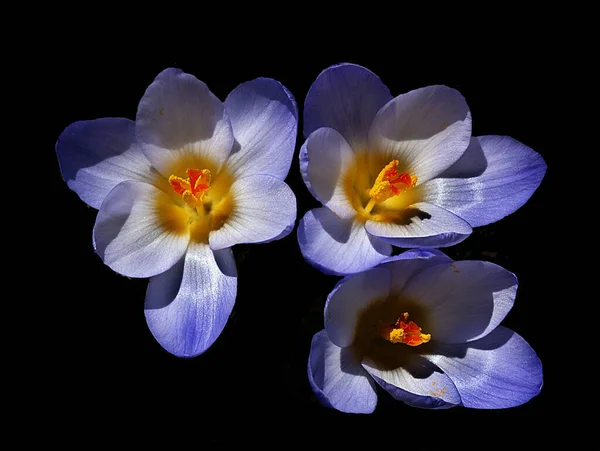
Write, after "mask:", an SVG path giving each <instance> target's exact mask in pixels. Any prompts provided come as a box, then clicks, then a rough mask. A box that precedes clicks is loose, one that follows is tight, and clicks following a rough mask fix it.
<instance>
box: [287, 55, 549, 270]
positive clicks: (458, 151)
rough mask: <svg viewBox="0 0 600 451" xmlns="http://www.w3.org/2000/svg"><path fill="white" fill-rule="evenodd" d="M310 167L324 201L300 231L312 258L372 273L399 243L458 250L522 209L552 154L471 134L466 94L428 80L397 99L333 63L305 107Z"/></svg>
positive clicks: (303, 165) (305, 167)
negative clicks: (483, 228) (476, 229)
mask: <svg viewBox="0 0 600 451" xmlns="http://www.w3.org/2000/svg"><path fill="white" fill-rule="evenodd" d="M304 136H305V137H306V141H305V143H304V145H303V146H302V148H301V150H300V170H301V173H302V177H303V179H304V182H305V183H306V185H307V187H308V189H309V190H310V191H311V193H312V194H313V195H314V197H315V198H316V199H317V200H318V201H320V202H321V203H322V204H323V207H320V208H315V209H313V210H310V211H308V212H307V213H306V214H305V215H304V217H303V218H302V220H301V221H300V223H299V226H298V242H299V244H300V249H301V251H302V254H303V256H304V258H305V259H306V260H307V261H308V262H309V263H311V264H312V265H314V266H315V267H317V268H318V269H320V270H321V271H323V272H325V273H328V274H336V275H346V274H351V273H356V272H360V271H363V270H365V269H368V268H372V267H374V266H375V265H377V264H378V263H381V262H382V261H383V260H385V259H386V258H387V257H388V256H389V255H391V253H392V246H398V247H401V248H424V247H428V248H431V247H444V246H450V245H453V244H456V243H459V242H460V241H462V240H464V239H465V238H466V237H468V236H469V234H470V233H471V232H472V228H473V227H478V226H483V225H486V224H489V223H492V222H495V221H498V220H499V219H501V218H503V217H504V216H506V215H508V214H510V213H512V212H514V211H515V210H516V209H518V208H519V207H520V206H522V205H523V204H524V203H525V202H526V201H527V200H528V199H529V198H530V197H531V195H532V194H533V192H534V191H535V190H536V188H537V187H538V186H539V184H540V182H541V180H542V178H543V177H544V174H545V171H546V164H545V162H544V160H543V159H542V157H541V156H540V155H539V154H538V153H537V152H535V151H533V150H532V149H530V148H529V147H527V146H525V145H524V144H521V143H520V142H518V141H516V140H514V139H512V138H510V137H506V136H481V137H472V136H471V114H470V112H469V108H468V106H467V103H466V101H465V99H464V98H463V96H462V95H461V94H460V93H459V92H458V91H456V90H455V89H451V88H448V87H446V86H428V87H425V88H421V89H415V90H413V91H410V92H408V93H406V94H402V95H400V96H398V97H395V98H392V96H391V94H390V91H389V90H388V88H387V87H386V86H385V85H384V84H383V83H382V82H381V80H380V79H379V78H378V77H377V76H376V75H375V74H373V73H372V72H370V71H369V70H367V69H365V68H364V67H361V66H357V65H354V64H340V65H336V66H332V67H329V68H328V69H326V70H324V71H323V72H322V73H321V74H320V75H319V76H318V77H317V79H316V81H315V82H314V83H313V85H312V86H311V88H310V90H309V92H308V95H307V97H306V100H305V103H304Z"/></svg>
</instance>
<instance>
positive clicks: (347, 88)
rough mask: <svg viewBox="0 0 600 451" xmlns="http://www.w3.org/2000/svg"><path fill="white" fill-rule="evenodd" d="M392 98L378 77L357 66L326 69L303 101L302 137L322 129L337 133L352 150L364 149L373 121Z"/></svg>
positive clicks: (339, 66) (345, 64)
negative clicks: (330, 129)
mask: <svg viewBox="0 0 600 451" xmlns="http://www.w3.org/2000/svg"><path fill="white" fill-rule="evenodd" d="M391 98H392V95H391V94H390V91H389V89H388V88H387V86H385V85H384V84H383V82H382V81H381V80H380V79H379V77H378V76H377V75H375V74H374V73H373V72H371V71H370V70H368V69H366V68H364V67H362V66H358V65H356V64H349V63H344V64H338V65H335V66H331V67H328V68H327V69H325V70H324V71H323V72H321V73H320V74H319V76H318V77H317V79H316V80H315V81H314V83H313V84H312V86H311V87H310V89H309V90H308V94H307V95H306V100H305V101H304V137H305V138H308V136H309V135H310V134H311V133H312V132H314V131H315V130H317V129H318V128H321V127H329V128H333V129H335V130H337V131H338V132H340V133H341V134H342V136H343V137H344V138H345V139H346V141H348V143H349V144H350V146H351V147H352V148H353V149H354V150H355V151H358V150H364V149H365V148H366V147H367V137H368V133H369V128H370V126H371V123H372V122H373V118H374V117H375V115H376V114H377V112H378V111H379V109H380V108H381V107H382V106H383V105H385V103H386V102H387V101H388V100H390V99H391Z"/></svg>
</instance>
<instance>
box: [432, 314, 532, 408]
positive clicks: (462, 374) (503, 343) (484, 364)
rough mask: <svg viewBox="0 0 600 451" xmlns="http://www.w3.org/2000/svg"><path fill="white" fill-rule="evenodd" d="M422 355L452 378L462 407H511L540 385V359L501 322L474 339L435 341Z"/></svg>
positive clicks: (521, 402)
mask: <svg viewBox="0 0 600 451" xmlns="http://www.w3.org/2000/svg"><path fill="white" fill-rule="evenodd" d="M425 357H426V358H427V359H428V360H430V361H431V362H432V363H434V364H435V365H437V366H438V367H440V368H441V369H442V371H444V373H446V374H447V375H448V376H449V377H450V379H452V382H454V385H455V386H456V388H457V389H458V392H459V393H460V397H461V399H462V403H463V405H464V406H465V407H471V408H477V409H503V408H507V407H515V406H518V405H521V404H524V403H526V402H527V401H529V400H530V399H531V398H533V397H534V396H536V395H538V394H539V392H540V390H541V388H542V383H543V372H542V363H541V362H540V359H539V358H538V356H537V355H536V353H535V351H534V350H533V349H532V348H531V346H529V344H528V343H527V342H526V341H525V340H524V339H523V338H522V337H521V336H519V335H518V334H516V333H515V332H513V331H511V330H509V329H506V328H505V327H502V326H500V327H498V328H497V329H495V330H494V331H493V332H492V333H490V334H488V335H486V336H485V337H484V338H482V339H480V340H477V341H475V342H470V343H463V344H437V349H436V350H432V353H431V354H427V355H425Z"/></svg>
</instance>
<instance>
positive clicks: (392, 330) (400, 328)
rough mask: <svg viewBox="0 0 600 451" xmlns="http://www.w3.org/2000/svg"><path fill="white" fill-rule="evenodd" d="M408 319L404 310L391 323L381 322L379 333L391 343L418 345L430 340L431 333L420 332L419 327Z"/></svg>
mask: <svg viewBox="0 0 600 451" xmlns="http://www.w3.org/2000/svg"><path fill="white" fill-rule="evenodd" d="M407 320H408V313H406V312H404V313H403V314H402V315H400V318H398V319H397V320H396V322H395V323H393V324H385V325H384V324H381V325H380V327H379V335H380V336H381V337H382V338H384V339H386V340H387V341H389V342H391V343H404V344H405V345H408V346H419V345H421V344H423V343H427V342H428V341H429V340H431V334H422V333H421V328H420V327H419V326H417V324H416V323H415V322H413V321H409V322H408V323H407V322H406V321H407Z"/></svg>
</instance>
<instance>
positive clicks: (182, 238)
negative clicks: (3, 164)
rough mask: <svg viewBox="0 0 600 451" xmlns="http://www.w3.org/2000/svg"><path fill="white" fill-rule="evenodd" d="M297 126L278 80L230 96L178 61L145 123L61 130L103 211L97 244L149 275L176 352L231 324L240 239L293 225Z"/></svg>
mask: <svg viewBox="0 0 600 451" xmlns="http://www.w3.org/2000/svg"><path fill="white" fill-rule="evenodd" d="M297 123H298V113H297V107H296V103H295V101H294V98H293V96H292V95H291V94H290V92H288V90H287V89H286V88H285V87H284V86H282V85H281V84H280V83H279V82H277V81H275V80H272V79H268V78H259V79H255V80H252V81H249V82H246V83H243V84H241V85H239V86H238V87H237V88H235V89H234V90H233V91H232V92H231V93H230V94H229V95H228V96H227V98H226V99H225V102H221V101H220V100H219V99H218V98H217V97H216V96H215V95H214V94H213V93H212V92H211V91H210V90H209V89H208V87H207V86H206V85H205V84H204V83H203V82H201V81H199V80H198V79H196V78H195V77H194V76H193V75H190V74H187V73H184V72H182V71H180V70H178V69H172V68H170V69H166V70H164V71H163V72H161V73H160V74H159V75H158V76H157V77H156V79H155V80H154V82H153V83H152V84H151V85H150V86H149V87H148V88H147V90H146V92H145V94H144V96H143V97H142V99H141V101H140V103H139V106H138V110H137V117H136V120H135V122H134V121H131V120H129V119H124V118H103V119H97V120H89V121H80V122H75V123H73V124H71V125H69V126H68V127H67V128H66V129H65V130H64V132H63V133H62V134H61V135H60V137H59V139H58V141H57V143H56V152H57V155H58V160H59V164H60V169H61V172H62V175H63V178H64V179H65V181H66V182H67V184H68V186H69V188H71V189H72V190H73V191H75V192H76V193H77V194H78V195H79V197H80V198H81V199H82V200H83V201H84V202H85V203H86V204H88V205H89V206H91V207H93V208H96V209H99V212H98V215H97V217H96V223H95V225H94V231H93V238H94V239H93V242H94V248H95V250H96V252H97V253H98V255H99V256H100V257H101V258H102V260H103V261H104V263H105V264H107V265H108V266H109V267H110V268H112V269H113V270H114V271H116V272H118V273H120V274H123V275H125V276H129V277H142V278H146V277H149V278H150V282H149V284H148V289H147V293H146V300H145V307H144V308H145V315H146V320H147V323H148V326H149V328H150V330H151V332H152V334H153V335H154V337H155V338H156V340H157V341H158V342H159V343H160V344H161V345H162V346H163V347H164V348H165V349H166V350H167V351H168V352H170V353H172V354H174V355H176V356H180V357H194V356H197V355H199V354H201V353H203V352H204V351H206V350H207V349H208V348H209V347H210V346H211V345H212V344H213V342H214V341H215V340H216V339H217V337H218V336H219V334H220V333H221V331H222V330H223V328H224V326H225V324H226V322H227V319H228V318H229V315H230V313H231V311H232V308H233V305H234V302H235V298H236V293H237V274H236V267H235V261H234V258H233V254H232V251H231V247H232V246H233V245H235V244H238V243H261V242H267V241H271V240H275V239H279V238H282V237H284V236H286V235H287V234H289V233H290V232H291V230H292V229H293V227H294V222H295V219H296V199H295V196H294V194H293V192H292V191H291V189H290V188H289V187H288V186H287V185H286V184H285V183H284V179H285V177H286V176H287V174H288V171H289V168H290V164H291V159H292V156H293V152H294V147H295V142H296V132H297Z"/></svg>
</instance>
